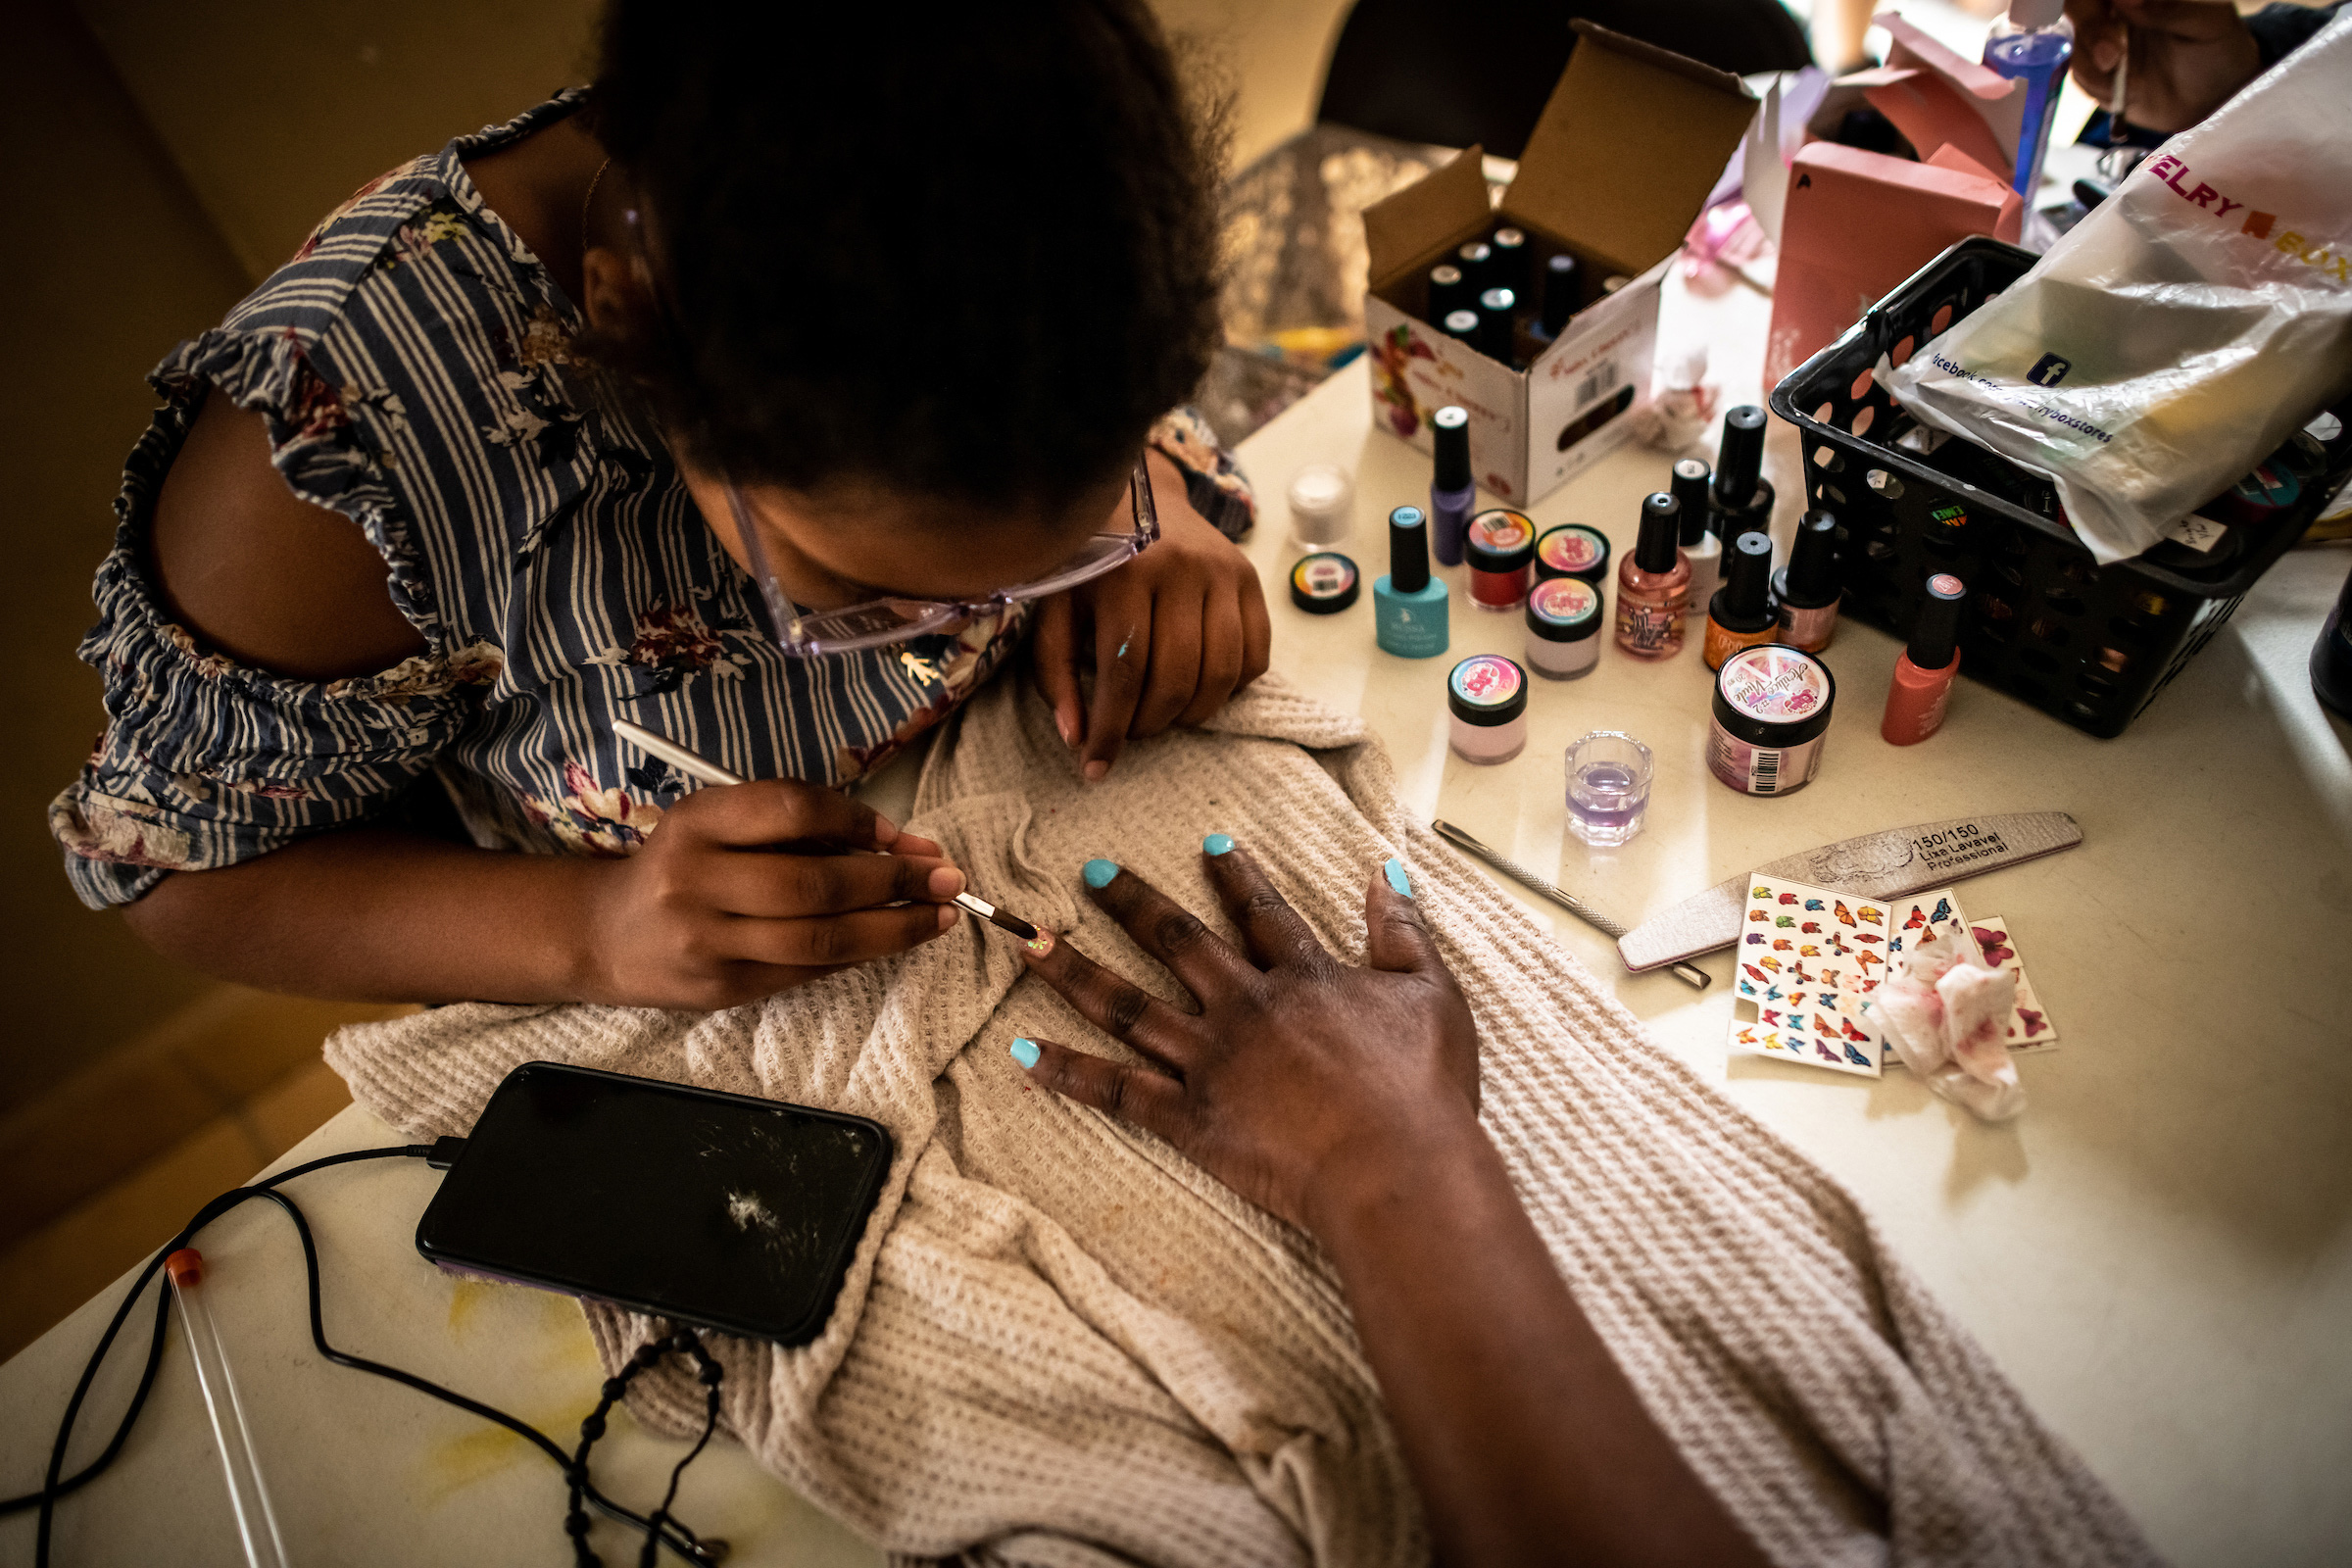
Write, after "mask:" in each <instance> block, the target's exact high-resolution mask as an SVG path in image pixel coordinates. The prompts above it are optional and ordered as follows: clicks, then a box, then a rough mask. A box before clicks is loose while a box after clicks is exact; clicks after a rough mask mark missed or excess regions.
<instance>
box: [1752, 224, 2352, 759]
mask: <svg viewBox="0 0 2352 1568" xmlns="http://www.w3.org/2000/svg"><path fill="white" fill-rule="evenodd" d="M2035 260H2037V258H2036V257H2035V256H2034V253H2033V252H2031V251H2026V250H2020V249H2018V248H2017V247H2016V246H2014V245H2004V244H2002V243H2000V242H1999V241H1998V240H1990V239H1965V240H1962V241H1961V242H1960V243H1959V244H1957V245H1954V246H1953V247H1952V248H1951V249H1950V250H1948V251H1945V252H1944V253H1943V254H1942V255H1941V256H1939V257H1937V258H1936V260H1935V261H1933V262H1931V263H1929V264H1928V265H1927V266H1926V267H1924V268H1922V269H1920V270H1919V271H1918V272H1916V273H1914V274H1913V275H1912V276H1911V277H1910V278H1909V279H1908V280H1906V281H1905V282H1904V283H1903V284H1902V285H1901V286H1900V287H1899V288H1897V289H1895V291H1894V292H1893V293H1891V294H1889V295H1887V298H1885V299H1884V300H1881V301H1880V302H1879V303H1878V304H1877V305H1875V306H1873V307H1872V308H1871V309H1870V311H1869V313H1868V314H1867V315H1865V316H1864V317H1863V318H1862V319H1861V320H1859V321H1857V322H1855V323H1854V324H1853V325H1852V326H1851V327H1848V328H1847V329H1846V331H1845V332H1844V334H1843V335H1841V336H1840V337H1839V338H1838V340H1837V341H1836V342H1835V343H1832V344H1831V345H1830V346H1829V347H1828V348H1825V349H1823V350H1822V351H1821V352H1820V353H1819V354H1816V355H1814V356H1813V358H1811V359H1810V360H1807V361H1806V362H1805V363H1804V364H1803V365H1801V366H1799V367H1798V368H1796V369H1794V370H1792V371H1790V372H1789V376H1788V377H1787V379H1785V380H1783V381H1782V382H1781V384H1780V385H1779V386H1777V387H1775V388H1773V392H1772V399H1771V403H1772V412H1773V413H1775V414H1777V415H1779V416H1780V417H1782V418H1784V419H1786V420H1788V421H1789V423H1791V424H1793V425H1795V426H1796V427H1797V430H1798V432H1799V434H1800V435H1801V437H1802V439H1803V441H1804V459H1805V491H1806V494H1807V496H1808V497H1809V498H1810V499H1809V500H1808V502H1807V505H1808V506H1811V507H1818V508H1821V509H1822V510H1824V511H1827V512H1829V513H1831V514H1833V515H1836V517H1837V518H1838V547H1839V548H1838V569H1839V571H1840V573H1841V575H1842V577H1843V579H1844V591H1845V602H1844V606H1843V609H1842V611H1841V613H1843V614H1846V615H1852V616H1856V617H1858V618H1859V619H1862V620H1864V621H1867V622H1869V623H1870V624H1871V625H1874V626H1878V627H1881V628H1883V629H1884V630H1887V631H1889V632H1892V633H1894V634H1895V635H1896V636H1898V637H1901V636H1907V635H1908V634H1909V632H1910V629H1911V622H1912V618H1913V616H1914V615H1915V614H1917V613H1918V610H1919V606H1920V602H1921V600H1922V598H1923V597H1924V593H1925V585H1926V582H1927V579H1928V578H1929V577H1930V576H1932V575H1934V574H1935V573H1936V572H1947V571H1948V572H1951V573H1953V574H1954V575H1956V576H1957V577H1959V578H1960V580H1961V581H1962V582H1965V583H1966V584H1968V587H1969V602H1968V612H1967V613H1966V614H1965V615H1964V616H1963V617H1962V619H1961V627H1960V650H1961V659H1960V672H1961V673H1962V674H1964V675H1968V676H1971V677H1973V678H1974V679H1976V680H1979V681H1982V682H1984V683H1985V685H1988V686H1992V687H1995V688H1997V689H1999V690H2001V691H2004V692H2007V693H2009V694H2010V695H2011V696H2013V697H2017V698H2021V699H2023V700H2024V701H2026V702H2028V703H2031V704H2033V705H2034V707H2035V708H2038V709H2040V710H2042V711H2044V712H2048V713H2052V714H2054V715H2056V716H2057V717H2059V718H2062V719H2064V720H2065V721H2066V722H2067V723H2069V724H2072V725H2074V726H2075V727H2076V728H2078V729H2082V730H2087V731H2089V732H2090V733H2091V734H2093V735H2098V736H2102V737H2111V736H2115V735H2120V734H2122V733H2123V732H2124V728H2125V726H2126V725H2128V724H2130V723H2131V720H2132V719H2134V718H2136V717H2137V716H2138V715H2139V713H2140V711H2141V710H2143V709H2145V708H2146V707H2147V706H2148V704H2149V702H2150V701H2152V700H2153V699H2154V697H2155V696H2156V694H2157V693H2158V692H2159V691H2161V690H2163V689H2164V686H2165V684H2166V682H2168V681H2170V680H2171V679H2172V678H2173V677H2174V676H2175V675H2177V674H2179V673H2180V669H2181V667H2182V666H2183V665H2185V664H2186V663H2187V662H2188V661H2189V660H2190V659H2191V658H2193V657H2195V655H2196V653H2197V651H2198V650H2199V649H2201V648H2203V647H2204V646H2205V644H2206V642H2207V641H2208V640H2210V639H2211V638H2212V636H2213V634H2214V633H2215V632H2216V631H2218V630H2219V629H2220V628H2221V625H2222V623H2223V622H2224V621H2226V620H2228V619H2229V615H2230V613H2231V612H2233V611H2234V610H2236V609H2237V605H2238V601H2239V600H2240V599H2242V598H2243V597H2244V596H2245V592H2246V590H2247V589H2248V588H2250V587H2252V586H2253V585H2254V581H2255V579H2256V578H2258V577H2260V576H2261V575H2262V574H2263V572H2264V571H2266V570H2267V569H2269V567H2270V564H2271V563H2272V562H2274V561H2277V560H2278V557H2279V556H2280V555H2281V554H2283V553H2284V552H2285V551H2286V549H2287V548H2288V547H2289V546H2291V545H2292V544H2294V542H2295V541H2296V540H2298V539H2300V538H2301V537H2302V536H2303V531H2304V529H2306V528H2307V527H2309V526H2310V524H2311V521H2312V519H2313V518H2314V517H2316V516H2318V515H2319V513H2320V509H2321V508H2322V507H2323V506H2324V505H2325V504H2326V502H2327V498H2328V497H2329V496H2331V495H2333V494H2334V493H2335V491H2336V490H2337V489H2338V488H2339V487H2340V486H2341V485H2342V484H2343V483H2344V480H2345V478H2346V476H2347V474H2352V433H2348V432H2347V430H2346V428H2345V426H2346V425H2347V424H2352V400H2347V402H2346V403H2345V404H2342V405H2339V406H2338V407H2337V408H2336V409H2335V410H2334V411H2332V412H2333V413H2334V415H2335V419H2334V421H2333V425H2334V428H2333V429H2332V430H2330V431H2328V434H2327V439H2326V440H2324V441H2322V440H2319V439H2318V437H2317V433H2316V431H2312V432H2306V433H2305V434H2304V435H2303V436H2300V437H2298V438H2297V440H2296V441H2295V442H2292V443H2290V444H2289V445H2290V448H2291V451H2290V450H2288V449H2281V453H2280V454H2279V456H2278V458H2276V459H2274V460H2273V462H2274V463H2277V462H2279V461H2289V460H2291V462H2292V463H2293V465H2295V466H2297V467H2299V468H2301V469H2304V470H2311V469H2317V470H2319V471H2318V472H2316V473H2312V472H2308V471H2307V472H2305V473H2303V474H2302V475H2301V476H2299V478H2298V480H2297V482H2298V485H2299V493H2298V495H2297V497H2296V499H2295V500H2294V501H2293V502H2292V503H2291V504H2289V505H2287V506H2284V507H2281V508H2279V509H2278V510H2277V511H2274V512H2271V513H2269V514H2268V515H2263V516H2260V517H2254V518H2251V519H2249V518H2247V517H2246V516H2245V515H2243V511H2242V509H2241V510H2240V513H2239V515H2235V516H2233V517H2232V520H2231V521H2230V525H2229V533H2228V535H2227V536H2226V537H2225V538H2224V540H2223V541H2222V543H2221V544H2219V545H2217V546H2215V547H2214V550H2213V551H2212V553H2211V554H2210V555H2199V554H2198V553H2197V552H2195V551H2193V550H2190V549H2189V548H2187V547H2186V546H2184V545H2179V544H2172V543H2166V544H2161V545H2158V546H2157V547H2156V548H2155V549H2154V550H2151V551H2149V552H2148V553H2147V554H2145V555H2142V556H2138V557H2134V558H2133V559H2131V560H2130V561H2120V562H2117V563H2115V564H2112V565H2108V566H2100V565H2098V564H2095V563H2094V562H2093V561H2092V560H2091V555H2090V552H2089V551H2088V550H2087V549H2085V548H2084V547H2083V546H2082V542H2081V541H2080V540H2078V539H2077V538H2076V537H2075V535H2074V531H2073V530H2072V529H2070V528H2069V527H2068V526H2067V525H2066V522H2065V521H2064V515H2063V513H2062V511H2061V509H2060V508H2059V505H2058V496H2057V492H2056V491H2055V490H2054V489H2053V488H2052V486H2051V485H2050V484H2049V482H2048V481H2047V480H2045V479H2041V478H2038V477H2036V476H2034V475H2033V474H2030V473H2027V472H2026V471H2025V470H2024V469H2022V468H2020V467H2018V466H2016V465H2015V464H2012V463H2010V462H2009V461H2008V460H2007V459H2005V458H2001V457H1998V456H1996V455H1994V454H1993V453H1990V452H1987V451H1985V449H1984V448H1982V447H1977V446H1973V445H1971V444H1969V443H1968V442H1965V441H1962V440H1960V439H1958V438H1956V437H1955V438H1951V439H1948V440H1945V441H1943V442H1942V443H1941V445H1939V446H1936V449H1935V450H1934V451H1933V452H1924V451H1920V450H1915V449H1914V448H1913V447H1908V446H1905V445H1903V444H1902V443H1903V441H1904V439H1905V437H1907V436H1909V437H1911V438H1912V439H1913V440H1914V441H1915V442H1919V443H1920V444H1923V445H1924V444H1926V439H1932V438H1927V437H1926V432H1925V431H1924V430H1923V428H1922V427H1921V426H1920V425H1919V424H1918V422H1917V421H1916V420H1914V419H1913V418H1912V417H1910V416H1909V415H1908V414H1906V413H1904V412H1903V410H1902V408H1901V406H1900V405H1899V404H1897V403H1896V402H1895V401H1894V399H1893V398H1891V397H1889V396H1888V395H1887V392H1886V391H1885V390H1884V389H1882V388H1881V387H1880V386H1879V385H1878V378H1877V376H1876V374H1875V373H1874V368H1875V367H1876V366H1877V365H1878V363H1879V359H1880V357H1881V356H1882V355H1884V356H1887V359H1888V361H1889V363H1891V364H1896V365H1900V364H1902V363H1903V362H1904V361H1905V360H1907V359H1909V358H1910V357H1911V355H1912V354H1913V353H1914V352H1915V351H1916V350H1917V349H1918V348H1919V347H1920V346H1921V345H1923V344H1925V343H1927V342H1928V341H1930V340H1931V339H1933V338H1934V337H1935V336H1936V334H1938V333H1940V332H1942V331H1943V330H1944V329H1945V328H1946V327H1948V326H1950V325H1951V323H1952V322H1953V321H1955V320H1957V319H1960V318H1961V317H1964V316H1966V315H1967V314H1968V313H1969V312H1971V311H1973V310H1975V309H1976V308H1977V307H1978V306H1980V305H1982V304H1984V303H1985V301H1986V300H1988V299H1990V298H1991V297H1992V296H1993V295H1995V294H1998V293H1999V292H2000V291H2001V290H2002V289H2004V288H2007V287H2008V286H2009V285H2010V284H2011V283H2013V282H2015V281H2017V279H2018V278H2020V277H2022V276H2024V275H2025V272H2026V270H2027V269H2028V268H2030V267H2032V266H2033V265H2034V262H2035ZM2327 423H2328V421H2327V420H2325V419H2323V420H2321V421H2319V425H2320V426H2321V427H2325V426H2326V425H2327ZM1914 431H1921V435H1919V436H1913V435H1912V432H1914ZM1923 438H1925V439H1923ZM2224 505H2225V498H2219V497H2217V498H2216V501H2215V502H2214V503H2213V504H2211V505H2209V506H2207V507H2204V508H2200V509H2199V511H2200V514H2202V515H2213V516H2221V515H2224V512H2223V511H2222V510H2219V509H2221V508H2223V507H2224Z"/></svg>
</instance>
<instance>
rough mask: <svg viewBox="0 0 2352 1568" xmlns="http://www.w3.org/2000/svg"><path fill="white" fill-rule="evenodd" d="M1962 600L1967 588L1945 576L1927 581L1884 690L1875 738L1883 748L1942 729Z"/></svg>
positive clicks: (1955, 667)
mask: <svg viewBox="0 0 2352 1568" xmlns="http://www.w3.org/2000/svg"><path fill="white" fill-rule="evenodd" d="M1967 597H1968V588H1967V585H1966V584H1964V583H1962V582H1961V580H1960V579H1959V578H1957V577H1955V576H1953V575H1952V574H1951V573H1950V572H1948V571H1947V572H1937V573H1936V575H1935V576H1933V577H1930V578H1929V579H1928V597H1927V600H1926V602H1925V603H1923V604H1922V605H1921V606H1920V607H1919V618H1918V619H1917V620H1916V621H1914V622H1912V625H1911V643H1910V646H1909V647H1907V648H1905V649H1904V650H1903V654H1902V657H1901V658H1900V659H1897V660H1896V661H1895V662H1894V684H1893V685H1891V686H1889V687H1887V716H1886V717H1885V718H1884V719H1881V720H1880V721H1879V734H1880V735H1881V736H1882V737H1884V738H1885V740H1886V742H1887V745H1889V746H1911V745H1916V744H1917V743H1918V742H1920V741H1924V740H1926V739H1927V738H1928V737H1929V736H1931V735H1933V734H1935V733H1936V731H1937V730H1939V729H1941V728H1942V727H1943V705H1944V703H1945V701H1946V700H1947V699H1948V698H1949V697H1950V696H1951V693H1952V677H1953V676H1955V675H1957V674H1959V673H1960V641H1959V638H1960V604H1961V601H1963V600H1965V599H1966V598H1967Z"/></svg>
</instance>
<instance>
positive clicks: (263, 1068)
mask: <svg viewBox="0 0 2352 1568" xmlns="http://www.w3.org/2000/svg"><path fill="white" fill-rule="evenodd" d="M405 1010H407V1009H405V1008H397V1007H387V1006H371V1005H358V1004H350V1003H329V1002H311V1001H306V1000H303V999H300V998H294V997H273V996H268V995H265V994H263V993H261V992H257V991H248V990H245V989H244V988H242V987H237V986H219V987H216V988H214V989H213V990H212V991H210V992H208V993H207V994H205V995H204V996H203V997H202V998H200V999H199V1001H198V1002H197V1003H196V1004H194V1005H191V1006H189V1007H187V1008H185V1009H183V1010H182V1011H180V1012H179V1013H177V1014H174V1015H173V1016H172V1018H170V1019H169V1020H167V1021H166V1023H165V1024H164V1025H163V1026H162V1027H161V1028H159V1029H157V1030H155V1031H152V1032H151V1033H150V1034H148V1035H147V1036H146V1037H144V1038H143V1039H141V1040H138V1041H136V1042H133V1043H132V1044H130V1045H128V1046H126V1047H124V1048H123V1049H122V1050H120V1051H117V1052H114V1053H111V1054H108V1055H107V1056H105V1057H103V1058H101V1059H100V1060H99V1061H98V1062H96V1063H94V1064H92V1066H90V1067H89V1068H87V1069H85V1070H84V1071H83V1072H81V1073H79V1074H76V1075H75V1076H74V1077H73V1078H72V1079H69V1080H68V1081H67V1082H66V1083H64V1084H62V1085H60V1086H59V1087H58V1088H57V1089H56V1090H53V1091H52V1092H51V1093H50V1094H48V1095H45V1096H43V1097H41V1099H40V1100H38V1101H36V1102H34V1103H32V1104H29V1105H27V1106H25V1107H24V1108H23V1109H22V1110H20V1111H18V1112H17V1113H15V1114H14V1115H12V1116H10V1117H8V1118H7V1119H6V1120H5V1121H4V1122H0V1249H4V1250H0V1281H4V1282H5V1285H0V1358H5V1357H7V1356H8V1355H11V1354H13V1353H15V1351H17V1350H18V1349H20V1348H23V1347H24V1346H25V1345H26V1344H28V1343H29V1342H30V1341H32V1340H33V1339H35V1338H37V1337H38V1336H39V1335H40V1334H41V1333H42V1332H43V1331H45V1330H46V1329H47V1328H48V1327H49V1325H50V1324H52V1323H55V1322H56V1321H58V1320H59V1319H60V1318H63V1317H64V1316H65V1315H66V1314H67V1313H69V1312H71V1311H72V1310H73V1308H74V1307H76V1306H78V1305H80V1304H81V1302H82V1301H84V1300H86V1299H88V1298H89V1297H90V1295H91V1294H92V1293H93V1292H95V1291H97V1290H99V1289H100V1288H102V1287H103V1286H104V1285H105V1284H106V1283H107V1282H108V1281H109V1280H112V1279H113V1278H115V1276H117V1275H118V1274H120V1273H122V1272H123V1270H124V1269H127V1268H129V1267H130V1266H131V1265H132V1264H134V1263H136V1262H137V1261H138V1260H139V1259H140V1258H141V1257H143V1256H145V1255H146V1254H147V1253H148V1252H149V1251H151V1250H154V1249H155V1248H156V1247H159V1246H161V1245H162V1244H163V1243H164V1242H165V1241H167V1240H169V1239H170V1238H171V1236H172V1234H173V1232H175V1231H176V1230H177V1229H178V1228H179V1227H180V1225H181V1224H182V1223H183V1222H184V1221H185V1220H186V1219H187V1217H188V1216H189V1215H190V1214H192V1213H194V1212H195V1210H196V1209H197V1208H198V1207H200V1206H201V1205H202V1204H203V1203H204V1201H206V1200H207V1199H209V1198H211V1197H213V1196H214V1195H215V1194H216V1193H221V1192H225V1191H226V1190H227V1189H229V1188H231V1187H234V1186H237V1185H238V1184H239V1183H241V1182H243V1181H244V1180H245V1179H246V1178H247V1177H249V1176H251V1175H252V1174H253V1173H254V1172H255V1171H257V1170H259V1169H261V1167H262V1166H264V1165H267V1164H268V1163H269V1162H270V1161H271V1160H273V1159H275V1158H276V1157H277V1156H278V1155H280V1154H282V1153H284V1152H286V1151H287V1150H288V1149H291V1148H293V1147H294V1145H296V1144H298V1143H300V1142H301V1141H302V1140H303V1139H304V1138H305V1137H307V1136H309V1134H310V1133H311V1132H312V1130H313V1129H315V1128H317V1127H318V1126H319V1123H321V1122H323V1121H325V1120H326V1119H327V1118H328V1117H329V1116H332V1115H333V1114H334V1113H335V1112H336V1111H338V1110H340V1109H341V1108H342V1107H343V1106H344V1105H345V1104H347V1103H350V1098H351V1097H350V1095H349V1094H348V1093H347V1092H346V1091H345V1089H344V1087H343V1081H342V1080H341V1079H340V1078H338V1077H336V1076H335V1074H334V1072H333V1071H332V1070H331V1069H330V1068H328V1067H327V1065H326V1064H325V1062H323V1061H322V1060H320V1059H319V1045H320V1042H322V1041H323V1040H324V1039H325V1037H326V1036H327V1034H328V1033H330V1032H331V1031H332V1030H333V1029H335V1028H337V1027H338V1026H340V1025H342V1024H345V1023H350V1022H357V1021H360V1020H362V1019H367V1018H381V1017H385V1016H388V1015H390V1014H392V1013H396V1012H400V1011H405Z"/></svg>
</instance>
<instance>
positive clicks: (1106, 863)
mask: <svg viewBox="0 0 2352 1568" xmlns="http://www.w3.org/2000/svg"><path fill="white" fill-rule="evenodd" d="M1118 874H1119V863H1118V861H1116V860H1089V861H1087V862H1086V866H1085V868H1084V869H1083V870H1081V871H1080V872H1079V875H1081V876H1083V877H1085V878H1086V885H1087V886H1088V887H1090V888H1106V887H1108V886H1110V879H1111V878H1112V877H1114V876H1117V875H1118Z"/></svg>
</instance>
